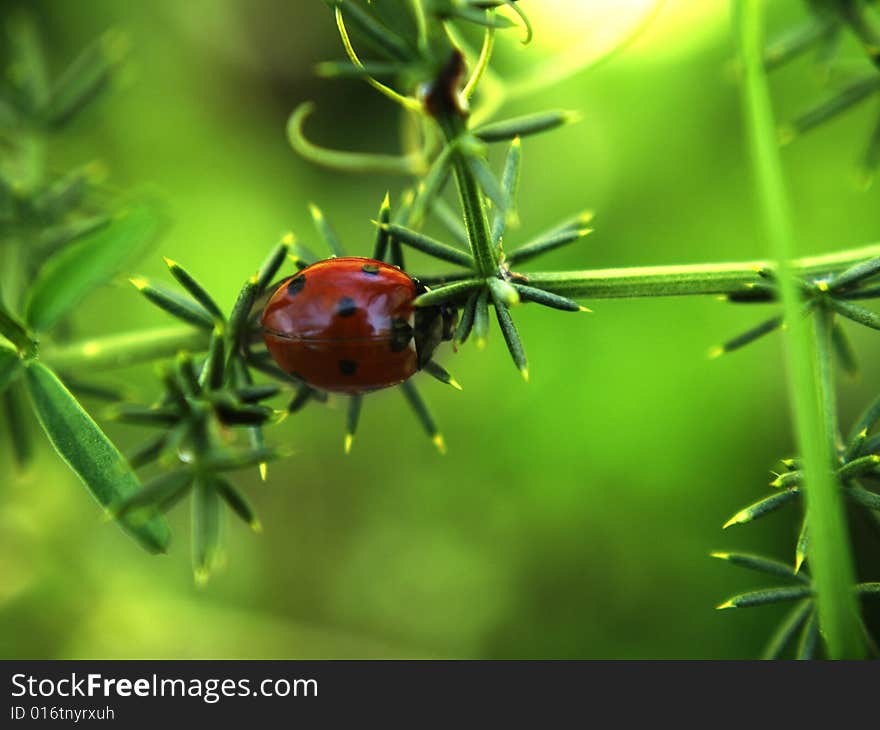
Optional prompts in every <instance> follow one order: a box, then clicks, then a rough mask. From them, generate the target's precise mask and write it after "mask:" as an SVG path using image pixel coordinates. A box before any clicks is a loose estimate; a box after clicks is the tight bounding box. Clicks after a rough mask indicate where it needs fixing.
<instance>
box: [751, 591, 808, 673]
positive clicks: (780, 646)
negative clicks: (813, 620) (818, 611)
mask: <svg viewBox="0 0 880 730" xmlns="http://www.w3.org/2000/svg"><path fill="white" fill-rule="evenodd" d="M812 610H813V602H812V601H808V600H805V601H801V602H800V603H799V604H798V605H797V606H795V607H794V608H793V609H792V610H791V611H790V612H789V613H788V615H787V616H786V617H785V619H783V621H782V623H780V624H779V626H778V627H777V629H776V631H774V632H773V635H772V636H771V637H770V641H769V642H767V646H766V648H765V649H764V654H763V656H762V658H763V659H779V658H780V657H781V656H782V653H783V652H784V651H785V649H786V647H787V646H788V645H789V644H790V643H791V641H792V639H794V637H795V635H796V634H797V632H798V630H799V629H800V628H801V626H803V625H804V622H805V621H806V620H807V618H808V617H809V616H810V613H811V612H812Z"/></svg>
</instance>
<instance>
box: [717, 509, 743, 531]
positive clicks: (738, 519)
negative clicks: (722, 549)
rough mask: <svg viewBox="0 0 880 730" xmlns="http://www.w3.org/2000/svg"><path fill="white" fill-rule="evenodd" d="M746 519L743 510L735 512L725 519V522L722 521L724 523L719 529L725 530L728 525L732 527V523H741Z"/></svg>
mask: <svg viewBox="0 0 880 730" xmlns="http://www.w3.org/2000/svg"><path fill="white" fill-rule="evenodd" d="M747 519H748V513H747V512H745V511H743V512H737V513H736V514H735V515H734V516H733V517H731V518H730V519H729V520H727V522H725V523H724V525H723V526H722V528H721V529H722V530H726V529H727V528H728V527H732V526H733V525H741V524H742V523H743V522H745V521H746V520H747Z"/></svg>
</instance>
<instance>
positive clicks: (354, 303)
mask: <svg viewBox="0 0 880 730" xmlns="http://www.w3.org/2000/svg"><path fill="white" fill-rule="evenodd" d="M425 291H427V289H426V288H425V287H424V286H423V285H421V284H420V283H419V282H418V281H417V280H415V279H413V278H412V277H410V276H409V275H407V274H406V273H404V272H403V271H402V270H401V269H399V268H398V267H396V266H392V265H390V264H386V263H385V262H383V261H378V260H376V259H368V258H361V257H354V256H351V257H341V258H331V259H326V260H324V261H318V262H317V263H314V264H312V265H311V266H307V267H306V268H304V269H302V270H301V271H300V272H299V273H297V274H295V275H293V276H291V277H289V278H287V279H285V280H284V281H282V282H281V285H280V286H279V287H278V289H277V290H276V291H275V293H274V294H273V295H272V296H271V298H270V299H269V301H268V303H267V304H266V308H265V309H264V311H263V315H262V318H261V323H262V326H263V339H264V340H265V342H266V347H267V348H268V349H269V353H270V354H271V355H272V358H273V359H274V360H275V362H276V363H277V364H278V365H279V366H280V367H281V368H282V370H284V371H285V372H286V373H289V374H290V375H292V376H294V377H295V378H297V379H299V380H301V381H303V382H304V383H306V384H307V385H309V386H311V387H313V388H315V389H317V390H326V391H333V392H337V393H347V394H349V395H358V394H361V393H367V392H370V391H373V390H379V389H381V388H388V387H390V386H392V385H397V384H399V383H402V382H403V381H404V380H407V379H408V378H410V377H412V376H413V375H414V374H415V373H416V372H418V371H419V370H420V369H421V368H422V367H423V366H424V365H426V364H427V363H428V362H429V361H430V360H431V356H432V355H433V353H434V350H435V349H436V348H437V346H438V345H439V344H440V343H441V342H442V341H444V340H451V339H452V334H453V329H454V326H455V319H456V315H457V312H456V311H455V310H454V309H451V308H449V307H445V306H434V307H415V306H414V304H413V302H414V300H415V298H416V297H417V296H419V294H422V293H424V292H425Z"/></svg>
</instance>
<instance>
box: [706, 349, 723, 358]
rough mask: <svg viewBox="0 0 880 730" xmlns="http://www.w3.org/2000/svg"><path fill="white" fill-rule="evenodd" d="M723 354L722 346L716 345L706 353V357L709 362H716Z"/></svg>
mask: <svg viewBox="0 0 880 730" xmlns="http://www.w3.org/2000/svg"><path fill="white" fill-rule="evenodd" d="M723 354H724V347H723V346H722V345H716V346H715V347H713V348H711V349H710V350H709V352H708V357H709V359H710V360H717V359H718V358H719V357H721V356H722V355H723Z"/></svg>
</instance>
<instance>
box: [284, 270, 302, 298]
mask: <svg viewBox="0 0 880 730" xmlns="http://www.w3.org/2000/svg"><path fill="white" fill-rule="evenodd" d="M305 285H306V277H305V276H304V275H303V274H300V275H299V276H294V277H293V278H292V279H291V280H290V281H289V282H288V284H287V293H288V294H289V295H290V296H292V297H295V296H296V295H297V294H299V293H300V292H301V291H302V289H303V287H304V286H305Z"/></svg>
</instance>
